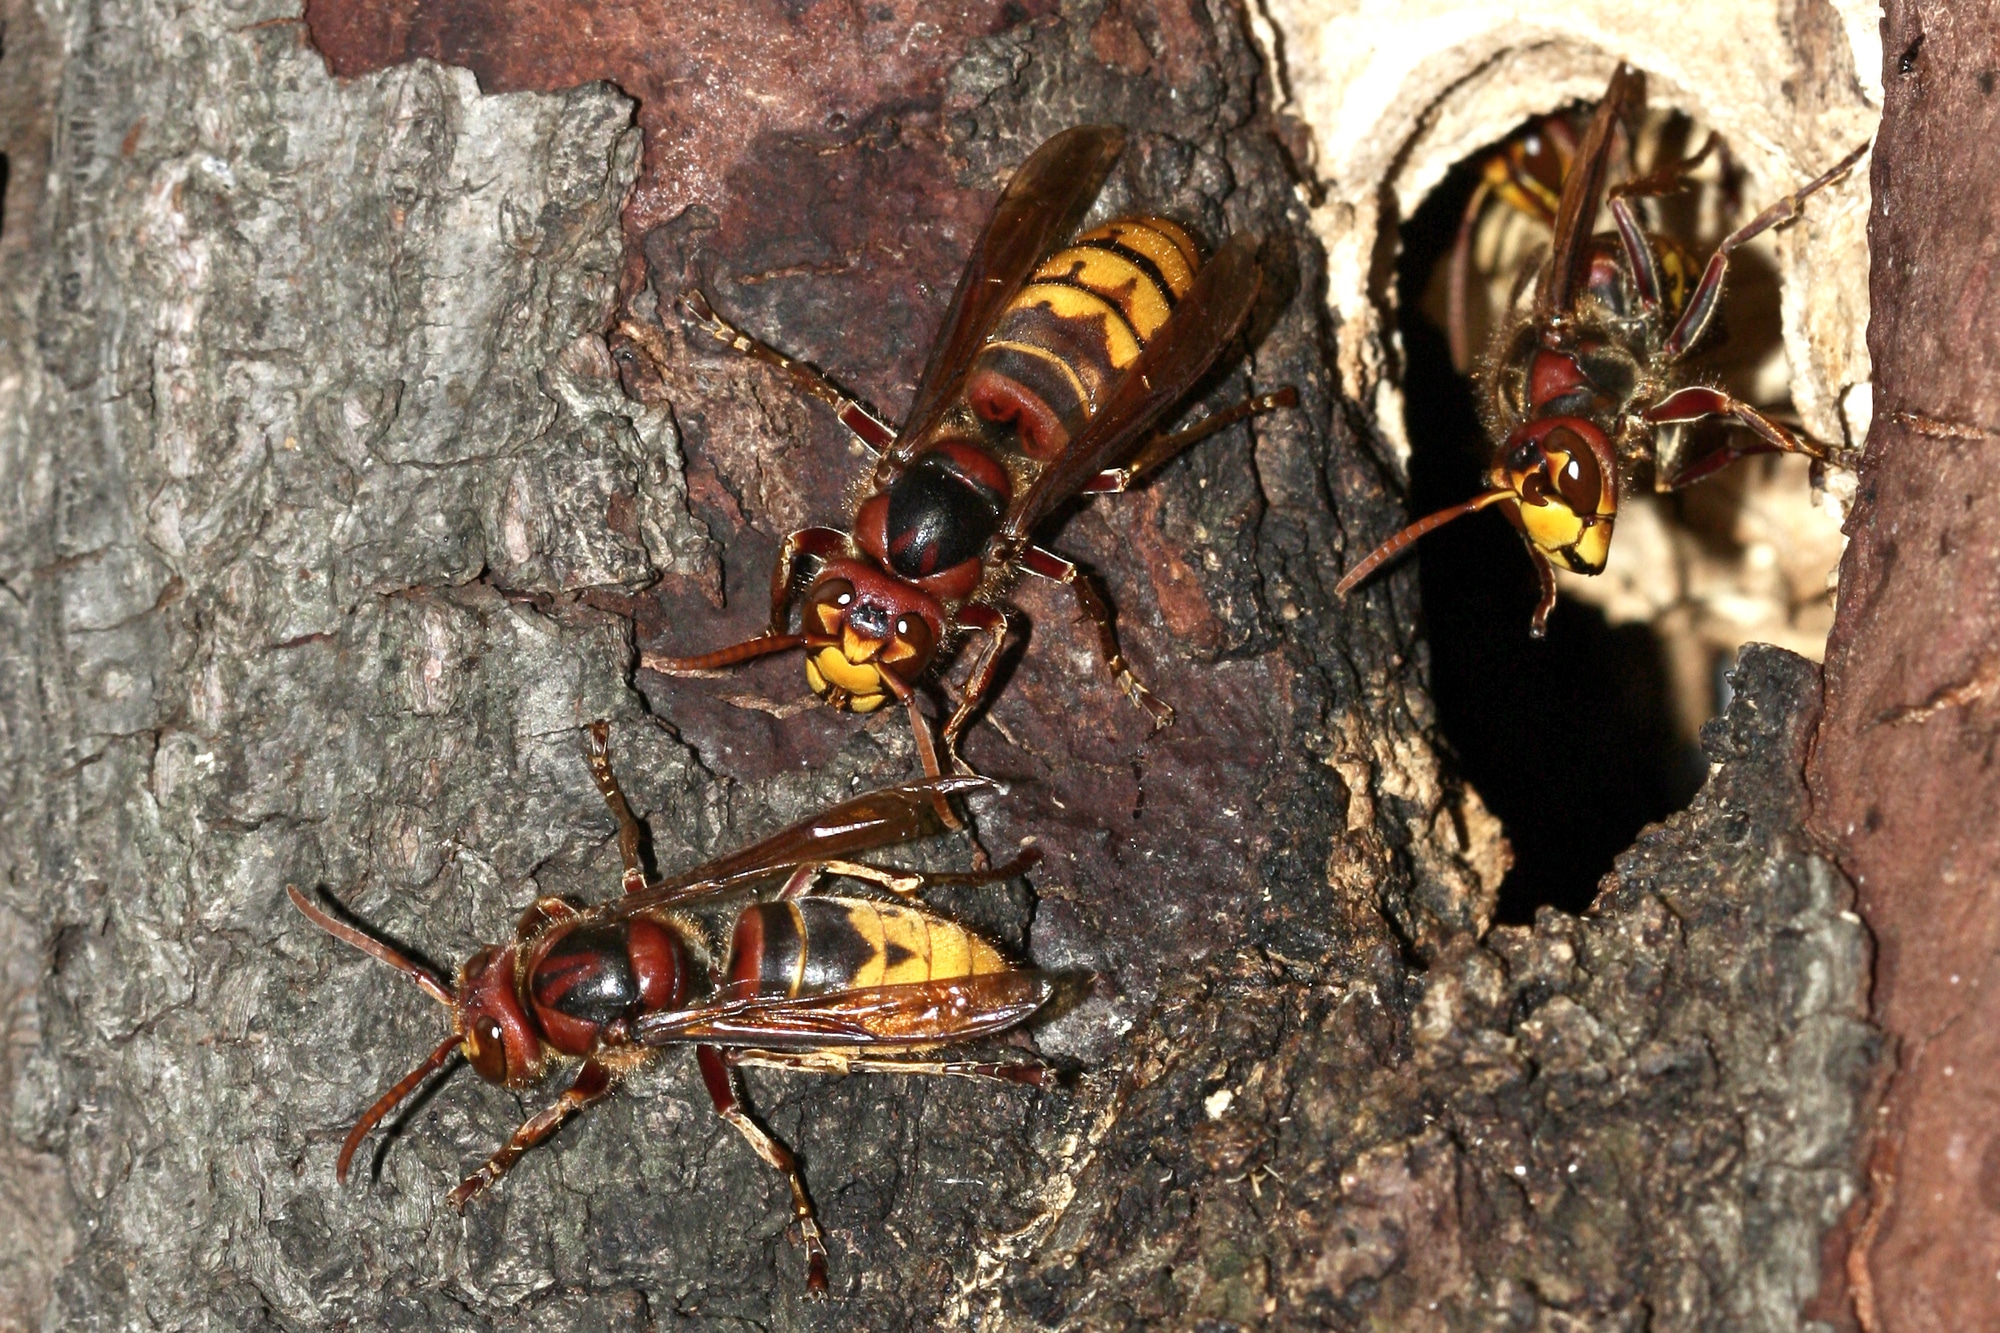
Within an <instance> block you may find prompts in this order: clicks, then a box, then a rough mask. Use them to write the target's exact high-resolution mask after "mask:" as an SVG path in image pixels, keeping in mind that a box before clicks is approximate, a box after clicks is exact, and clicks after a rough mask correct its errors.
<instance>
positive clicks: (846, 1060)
mask: <svg viewBox="0 0 2000 1333" xmlns="http://www.w3.org/2000/svg"><path fill="white" fill-rule="evenodd" d="M730 1063H731V1064H734V1065H739V1066H752V1067H755V1068H759V1069H795V1070H799V1071H801V1072H803V1073H808V1074H840V1075H845V1074H920V1075H923V1076H926V1077H930V1078H976V1079H990V1080H992V1081H995V1082H999V1083H1024V1084H1026V1085H1028V1086H1029V1087H1034V1088H1046V1087H1048V1086H1049V1085H1050V1084H1052V1083H1054V1082H1055V1071H1054V1070H1053V1069H1051V1068H1050V1067H1049V1066H1047V1065H1045V1064H1043V1063H1041V1062H1040V1061H1039V1060H1004V1061H997V1062H993V1061H987V1062H975V1061H971V1060H910V1059H897V1058H894V1057H889V1056H878V1055H849V1054H848V1053H847V1052H845V1051H839V1050H832V1049H828V1050H822V1051H733V1052H731V1053H730Z"/></svg>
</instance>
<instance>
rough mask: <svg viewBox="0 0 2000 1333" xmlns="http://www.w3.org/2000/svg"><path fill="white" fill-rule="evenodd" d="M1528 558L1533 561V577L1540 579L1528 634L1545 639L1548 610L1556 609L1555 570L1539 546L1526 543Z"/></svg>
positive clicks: (1547, 626) (1547, 633) (1547, 630)
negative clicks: (1537, 596) (1539, 596)
mask: <svg viewBox="0 0 2000 1333" xmlns="http://www.w3.org/2000/svg"><path fill="white" fill-rule="evenodd" d="M1528 558H1529V559H1530V560H1533V561H1534V562H1535V577H1536V578H1538V579H1540V580H1541V583H1542V596H1541V600H1539V601H1537V602H1536V603H1535V618H1534V619H1533V620H1531V621H1529V622H1528V636H1529V637H1530V638H1535V639H1546V638H1547V637H1548V636H1549V612H1551V611H1553V610H1555V609H1556V570H1555V566H1554V565H1551V564H1550V563H1549V558H1548V557H1547V556H1545V555H1543V554H1542V549H1541V548H1540V547H1539V546H1536V545H1534V544H1533V543H1530V544H1529V545H1528Z"/></svg>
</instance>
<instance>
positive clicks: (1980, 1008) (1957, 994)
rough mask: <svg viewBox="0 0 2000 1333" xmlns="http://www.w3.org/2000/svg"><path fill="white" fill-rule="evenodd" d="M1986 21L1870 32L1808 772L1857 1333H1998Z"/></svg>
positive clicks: (1996, 799)
mask: <svg viewBox="0 0 2000 1333" xmlns="http://www.w3.org/2000/svg"><path fill="white" fill-rule="evenodd" d="M1996 23H2000V10H1996V9H1995V7H1994V6H1993V5H1990V4H1985V5H1971V6H1965V5H1951V6H1942V5H1930V4H1905V3H1892V4H1890V5H1889V6H1888V10H1887V17H1886V18H1885V19H1884V22H1883V28H1882V32H1883V48H1884V52H1883V53H1884V67H1883V80H1884V85H1885V87H1886V89H1887V93H1888V100H1887V106H1886V108H1885V110H1884V114H1883V120H1882V135H1881V139H1880V141H1879V142H1878V143H1877V145H1876V150H1875V157H1874V167H1873V171H1874V186H1875V199H1876V204H1875V210H1874V214H1873V216H1872V218H1871V219H1870V229H1869V234H1870V243H1871V245H1872V247H1873V250H1874V255H1875V264H1874V271H1873V296H1874V310H1875V317H1874V320H1873V322H1872V324H1871V325H1870V328H1869V337H1868V342H1869V348H1870V351H1871V352H1872V353H1873V355H1874V359H1875V423H1874V428H1873V429H1872V430H1871V431H1870V432H1869V436H1868V452H1867V457H1866V460H1865V461H1864V463H1863V465H1862V470H1861V489H1860V494H1859V501H1858V503H1857V505H1856V507H1855V511H1854V514H1853V517H1852V520H1851V521H1850V523H1849V531H1850V533H1851V534H1852V544H1851V545H1850V546H1849V547H1848V550H1847V557H1846V559H1845V561H1843V563H1842V565H1841V579H1840V586H1841V609H1840V618H1839V620H1838V622H1837V623H1836V625H1835V627H1834V633H1833V637H1832V638H1831V640H1829V642H1828V645H1827V673H1826V699H1827V710H1826V720H1825V722H1824V723H1823V724H1822V726H1821V728H1820V731H1819V735H1818V738H1817V740H1816V742H1815V745H1814V748H1813V756H1812V765H1811V768H1810V770H1809V771H1810V776H1811V780H1812V789H1813V796H1814V821H1813V827H1814V830H1815V832H1817V833H1818V834H1819V835H1820V837H1821V838H1823V839H1824V840H1825V843H1826V844H1827V845H1828V846H1830V847H1832V848H1834V849H1835V853H1836V855H1837V857H1838V858H1839V861H1840V864H1841V865H1842V867H1843V868H1845V869H1846V871H1847V872H1848V874H1849V875H1851V876H1852V877H1853V880H1854V883H1855V884H1856V885H1857V886H1858V887H1859V890H1860V903H1861V911H1862V914H1863V915H1864V916H1865V917H1866V919H1867V921H1868V924H1869V927H1870V929H1871V930H1873V931H1874V933H1875V936H1876V938H1877V939H1878V941H1879V942H1880V952H1879V957H1878V960H1877V963H1876V967H1875V973H1874V988H1873V997H1872V998H1873V1005H1874V1012H1875V1016H1876V1019H1877V1021H1878V1022H1879V1023H1880V1024H1881V1026H1882V1028H1883V1030H1884V1031H1885V1032H1886V1033H1887V1035H1888V1037H1889V1039H1890V1043H1891V1044H1890V1047H1889V1050H1890V1053H1891V1054H1892V1056H1893V1062H1892V1067H1891V1068H1890V1069H1889V1070H1887V1071H1885V1088H1884V1095H1883V1101H1882V1105H1881V1106H1880V1108H1879V1111H1880V1115H1879V1118H1878V1119H1879V1129H1878V1133H1877V1134H1876V1135H1875V1137H1874V1138H1873V1140H1872V1146H1871V1152H1870V1157H1869V1178H1870V1184H1871V1192H1870V1197H1869V1200H1868V1204H1867V1207H1866V1209H1865V1211H1862V1212H1860V1213H1858V1214H1857V1217H1856V1219H1855V1228H1854V1230H1855V1236H1854V1241H1853V1249H1852V1250H1851V1251H1850V1254H1849V1258H1848V1263H1847V1266H1846V1272H1847V1276H1848V1278H1849V1280H1850V1285H1851V1288H1852V1291H1853V1296H1854V1300H1855V1305H1856V1308H1857V1310H1858V1311H1859V1314H1860V1318H1861V1323H1862V1326H1863V1327H1864V1328H1867V1329H1870V1330H1873V1329H1884V1330H1888V1329H1896V1330H1903V1329H1908V1330H1946V1329H1963V1328H1992V1327H1996V1326H2000V1281H1996V1280H1995V1279H1996V1278H2000V1133H1997V1132H1996V1131H2000V1118H1996V1114H1995V1109H1994V1108H1995V1107H1996V1106H2000V1058H1996V1056H2000V1048H1996V1042H2000V975H1996V973H1995V970H1994V961H1993V960H1994V958H1995V954H1996V941H2000V838H1996V835H1995V829H1996V828H2000V776H1996V773H1995V770H1994V766H1993V762H1992V758H1991V756H1992V752H1993V746H1994V740H1995V736H1996V734H2000V731H1996V724H1995V714H1994V703H1993V701H1994V697H1995V695H1996V692H1997V691H2000V615H1997V614H1996V610H1995V608H1996V606H2000V596H1996V592H2000V590H1996V586H1995V574H1994V571H1995V570H1996V569H2000V507H1996V506H2000V468H1996V466H1995V464H1994V458H1993V445H1994V442H1995V440H1996V439H2000V341H1997V340H1996V338H1995V335H1994V329H1995V327H1996V322H1995V321H1996V319H2000V285H1996V284H2000V279H1996V277H1995V275H1994V272H1993V249H1994V241H1993V237H1994V235H1995V234H1996V230H2000V202H1996V201H2000V142H1996V131H2000V110H1996V105H1995V100H1994V97H1993V91H1994V81H1995V77H1996V75H1995V72H1994V70H1993V68H1992V66H1993V61H1992V54H1991V53H1992V41H1993V34H1994V31H1995V26H1996Z"/></svg>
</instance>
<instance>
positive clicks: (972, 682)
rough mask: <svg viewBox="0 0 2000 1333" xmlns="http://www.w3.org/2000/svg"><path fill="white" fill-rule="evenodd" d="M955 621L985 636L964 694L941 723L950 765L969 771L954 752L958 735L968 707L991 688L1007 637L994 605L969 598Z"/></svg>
mask: <svg viewBox="0 0 2000 1333" xmlns="http://www.w3.org/2000/svg"><path fill="white" fill-rule="evenodd" d="M958 623H959V624H960V625H963V626H964V627H965V628H967V629H969V630H972V631H973V632H975V633H977V634H983V635H984V636H985V641H984V642H983V643H981V644H980V647H979V656H978V657H977V658H976V659H975V660H974V661H973V664H972V673H971V675H969V676H967V677H966V682H965V695H964V697H963V698H961V699H960V700H959V701H958V707H956V708H954V709H953V710H952V712H951V717H950V718H949V719H947V720H946V722H945V724H944V736H943V741H944V752H945V754H946V755H947V756H949V757H950V759H951V764H952V767H953V768H954V769H956V770H957V771H958V772H961V773H970V772H971V771H972V768H971V766H970V765H968V764H967V763H966V762H965V761H964V760H963V759H961V758H959V756H958V737H959V733H960V732H962V731H964V730H965V724H966V723H967V722H968V721H970V720H971V718H972V710H973V709H975V708H977V707H978V706H979V701H980V700H981V699H984V698H985V697H986V691H987V690H989V689H991V688H992V685H993V672H994V670H995V669H996V668H997V667H998V666H999V664H1000V648H1001V646H1002V645H1003V644H1004V643H1005V642H1006V641H1007V614H1006V612H1004V611H1002V610H1001V609H1000V608H999V607H997V606H988V605H986V604H985V603H983V602H973V603H972V604H971V605H969V606H967V607H965V608H964V609H962V610H961V611H960V612H959V613H958Z"/></svg>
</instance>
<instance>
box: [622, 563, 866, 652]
mask: <svg viewBox="0 0 2000 1333" xmlns="http://www.w3.org/2000/svg"><path fill="white" fill-rule="evenodd" d="M847 550H848V542H847V534H846V533H844V532H840V531H838V530H836V529H834V528H800V529H799V530H798V531H797V532H794V533H792V534H791V535H790V536H788V537H786V538H785V544H784V545H783V546H781V547H779V548H778V559H777V563H776V564H775V565H773V566H772V568H771V624H770V628H768V629H767V630H765V631H764V633H762V634H759V635H758V636H757V637H756V638H754V639H745V640H744V641H743V642H741V643H735V644H731V645H730V646H729V647H727V648H718V649H716V650H715V651H714V652H712V653H702V654H701V655H699V656H697V657H668V656H667V655H665V654H663V653H642V654H640V657H639V665H640V666H642V667H644V668H646V669H647V670H648V671H658V672H660V673H661V674H662V675H669V676H671V675H679V674H684V673H686V672H690V671H714V670H718V669H720V668H722V667H732V666H736V665H738V664H740V663H743V662H749V661H753V660H755V659H756V658H759V657H769V656H770V655H771V654H772V653H782V652H785V651H787V650H789V649H792V648H802V647H804V646H805V641H806V640H805V636H804V635H803V634H792V633H789V632H788V631H787V626H788V623H789V622H790V620H791V617H792V594H793V591H794V589H795V588H796V586H797V582H798V566H799V562H800V561H801V560H806V559H818V560H826V559H830V558H833V557H835V556H841V555H845V554H847Z"/></svg>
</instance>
